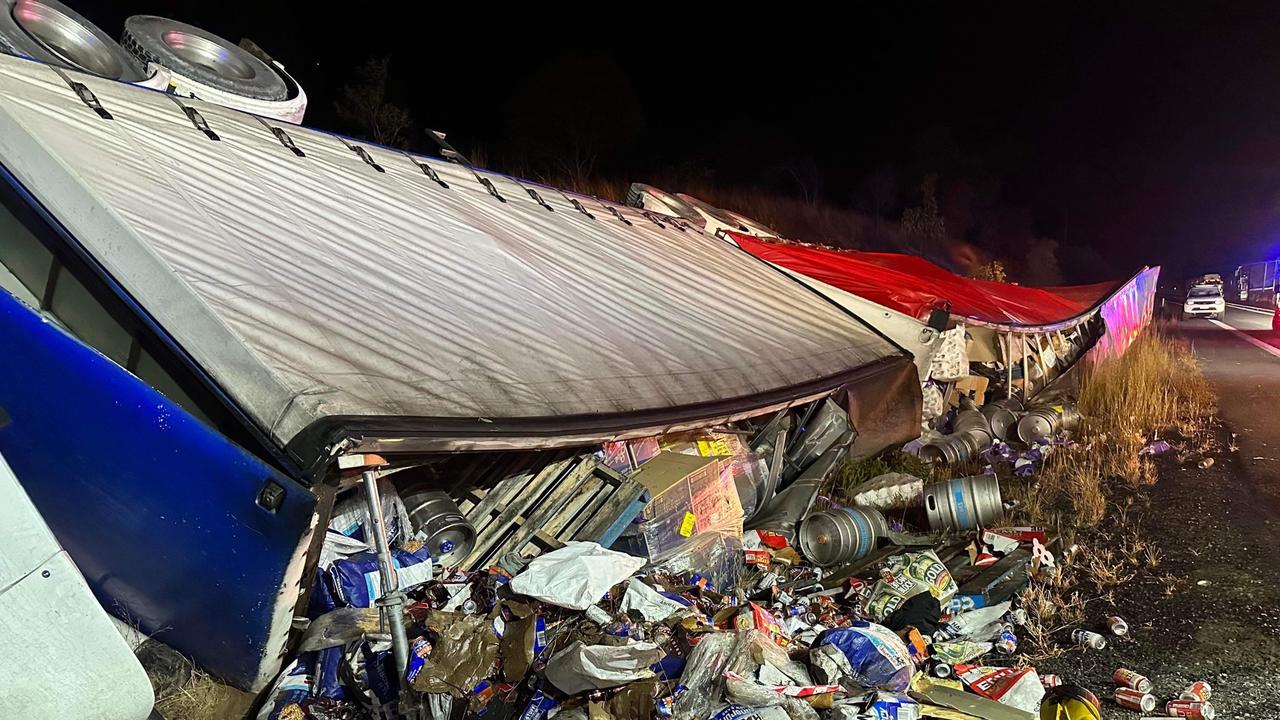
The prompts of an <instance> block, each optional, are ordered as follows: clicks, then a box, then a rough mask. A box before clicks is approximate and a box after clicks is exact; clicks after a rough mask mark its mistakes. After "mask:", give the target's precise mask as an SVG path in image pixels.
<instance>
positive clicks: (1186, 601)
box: [1037, 456, 1280, 720]
mask: <svg viewBox="0 0 1280 720" xmlns="http://www.w3.org/2000/svg"><path fill="white" fill-rule="evenodd" d="M1248 462H1249V461H1247V460H1241V459H1240V458H1239V457H1226V456H1220V458H1219V460H1218V461H1217V462H1216V463H1215V464H1214V466H1213V467H1212V468H1209V469H1208V470H1200V469H1198V468H1196V467H1195V466H1194V465H1191V466H1189V469H1188V468H1186V467H1180V466H1178V465H1177V464H1176V463H1175V462H1173V461H1172V460H1169V461H1166V462H1162V463H1161V468H1160V469H1161V473H1160V474H1161V478H1160V481H1159V482H1158V483H1157V484H1156V486H1155V487H1154V488H1152V489H1151V491H1150V492H1149V494H1144V495H1143V496H1142V497H1139V498H1135V507H1134V508H1133V509H1131V510H1130V511H1129V513H1128V514H1127V515H1128V519H1129V521H1131V522H1137V523H1138V524H1139V526H1140V528H1141V531H1142V536H1143V537H1144V538H1145V539H1147V540H1149V541H1151V542H1154V543H1155V544H1156V545H1157V546H1158V547H1159V548H1160V550H1161V553H1162V556H1163V559H1162V560H1161V562H1160V565H1159V566H1158V567H1156V568H1154V570H1152V571H1150V572H1148V573H1146V574H1144V575H1139V576H1138V577H1137V578H1135V579H1134V580H1133V581H1132V582H1130V583H1128V584H1126V585H1124V586H1122V587H1120V588H1118V589H1117V591H1116V593H1115V605H1114V606H1113V607H1107V606H1104V605H1102V604H1098V603H1095V604H1093V605H1091V606H1090V609H1089V614H1090V618H1096V619H1097V620H1098V621H1099V622H1100V621H1101V620H1102V618H1104V617H1105V616H1106V615H1109V614H1111V613H1112V612H1114V613H1115V614H1118V615H1120V616H1121V617H1123V618H1125V620H1126V621H1128V623H1129V625H1130V633H1129V639H1127V640H1126V639H1119V640H1118V641H1113V642H1111V643H1110V644H1108V646H1107V648H1106V649H1105V650H1102V651H1072V652H1070V653H1068V654H1067V655H1064V656H1062V657H1059V658H1055V659H1052V660H1047V661H1044V662H1041V663H1039V664H1038V665H1037V669H1038V670H1039V671H1040V672H1041V673H1057V674H1058V675H1060V676H1062V678H1063V680H1064V681H1067V682H1075V683H1077V684H1080V685H1083V686H1085V687H1087V688H1089V689H1091V690H1092V691H1093V692H1094V693H1095V694H1097V695H1098V696H1099V698H1100V699H1102V700H1103V704H1104V717H1107V718H1138V717H1141V715H1140V714H1139V713H1134V712H1130V711H1128V710H1125V709H1123V708H1121V707H1120V706H1118V705H1116V704H1115V702H1114V701H1113V700H1112V699H1111V697H1110V696H1111V692H1112V690H1113V688H1114V687H1115V686H1114V684H1113V683H1112V681H1111V673H1112V672H1113V671H1114V670H1115V669H1116V668H1119V667H1126V668H1131V669H1133V670H1137V671H1138V672H1141V673H1143V674H1144V675H1146V676H1147V677H1149V678H1151V682H1152V683H1153V685H1154V690H1153V694H1154V695H1155V696H1156V698H1157V700H1159V701H1160V702H1161V707H1162V706H1163V701H1164V700H1167V699H1170V698H1173V697H1176V696H1177V694H1178V693H1179V692H1180V691H1181V690H1182V688H1184V687H1185V686H1187V685H1188V684H1190V683H1191V682H1192V681H1195V680H1207V681H1209V682H1210V683H1211V684H1212V685H1213V688H1214V694H1213V700H1212V702H1213V705H1214V707H1215V708H1216V709H1217V711H1218V715H1217V717H1218V718H1240V719H1244V718H1258V719H1259V720H1261V719H1263V718H1266V719H1267V720H1274V719H1275V718H1280V550H1277V546H1276V544H1275V536H1274V533H1273V531H1274V529H1275V524H1276V522H1277V519H1278V517H1280V513H1278V512H1277V510H1278V508H1277V503H1276V500H1275V498H1274V497H1271V496H1268V495H1264V494H1262V493H1259V492H1257V491H1256V489H1255V488H1254V486H1253V485H1251V484H1250V483H1247V482H1241V480H1242V475H1243V473H1242V472H1241V471H1242V467H1241V465H1242V464H1248ZM1166 576H1172V577H1171V578H1169V577H1166ZM1170 589H1172V591H1173V592H1172V595H1170V594H1168V591H1169V590H1170ZM1064 639H1065V638H1064ZM1151 714H1152V715H1157V714H1159V713H1151Z"/></svg>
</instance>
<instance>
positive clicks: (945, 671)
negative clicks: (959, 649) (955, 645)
mask: <svg viewBox="0 0 1280 720" xmlns="http://www.w3.org/2000/svg"><path fill="white" fill-rule="evenodd" d="M929 672H930V673H931V674H932V675H933V676H934V677H936V678H943V679H944V680H945V679H946V678H949V677H951V676H953V675H955V674H956V672H955V670H954V669H953V668H952V667H951V666H950V665H948V664H946V663H944V662H935V663H934V664H933V666H932V667H930V668H929Z"/></svg>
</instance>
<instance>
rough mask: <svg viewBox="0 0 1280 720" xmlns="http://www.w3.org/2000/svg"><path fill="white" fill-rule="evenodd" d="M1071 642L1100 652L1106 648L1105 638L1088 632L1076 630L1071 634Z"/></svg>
mask: <svg viewBox="0 0 1280 720" xmlns="http://www.w3.org/2000/svg"><path fill="white" fill-rule="evenodd" d="M1071 641H1072V642H1074V643H1075V644H1077V645H1079V646H1081V647H1087V648H1090V649H1093V650H1102V649H1103V648H1105V647H1106V646H1107V639H1106V638H1104V637H1102V636H1101V635H1099V634H1098V633H1096V632H1092V631H1089V630H1076V631H1075V632H1073V633H1071Z"/></svg>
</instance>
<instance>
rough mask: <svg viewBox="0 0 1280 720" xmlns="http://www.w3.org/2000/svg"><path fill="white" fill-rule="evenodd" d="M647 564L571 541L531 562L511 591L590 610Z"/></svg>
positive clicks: (641, 559)
mask: <svg viewBox="0 0 1280 720" xmlns="http://www.w3.org/2000/svg"><path fill="white" fill-rule="evenodd" d="M644 564H645V559H644V558H638V557H635V556H634V555H627V554H626V553H620V552H614V551H612V550H606V549H605V548H603V547H601V546H600V544H599V543H593V542H576V541H574V542H568V543H565V546H564V547H562V548H560V549H559V550H553V551H551V552H549V553H547V554H545V555H540V556H538V557H536V558H534V559H533V560H530V561H529V565H528V566H526V567H525V569H524V571H523V572H521V573H520V574H519V575H517V576H515V578H513V579H512V580H511V589H512V591H514V592H517V593H519V594H521V595H528V596H529V597H531V598H537V599H538V600H542V601H544V602H549V603H551V604H552V605H559V606H560V607H566V608H570V609H572V610H586V609H587V608H588V607H591V606H592V605H594V604H595V603H596V602H597V601H599V600H600V598H601V597H603V596H604V594H605V593H607V592H609V588H611V587H613V586H614V585H617V584H618V583H620V582H622V581H623V580H626V579H627V578H628V577H630V576H631V575H632V574H633V573H634V572H635V571H637V570H639V569H640V568H641V567H642V566H643V565H644Z"/></svg>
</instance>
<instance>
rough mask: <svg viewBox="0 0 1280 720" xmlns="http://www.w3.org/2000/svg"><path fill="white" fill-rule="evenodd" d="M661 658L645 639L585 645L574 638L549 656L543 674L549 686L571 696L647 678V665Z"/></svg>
mask: <svg viewBox="0 0 1280 720" xmlns="http://www.w3.org/2000/svg"><path fill="white" fill-rule="evenodd" d="M661 659H662V650H660V649H659V648H658V646H657V645H655V644H653V643H649V642H633V643H628V644H626V645H587V644H585V643H583V642H582V641H581V640H577V641H574V643H573V644H572V645H570V646H569V647H566V648H565V649H564V650H561V651H560V652H558V653H556V654H555V655H552V656H551V659H550V660H548V661H547V670H546V675H547V680H549V681H550V682H551V684H552V685H555V686H556V687H557V688H559V689H560V690H561V691H562V692H565V693H568V694H570V695H573V694H576V693H580V692H584V691H586V690H603V689H605V688H611V687H618V686H619V685H626V684H627V683H630V682H635V681H636V680H644V679H647V678H651V677H653V676H654V673H653V670H650V669H649V666H650V665H652V664H654V663H656V662H658V661H659V660H661Z"/></svg>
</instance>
